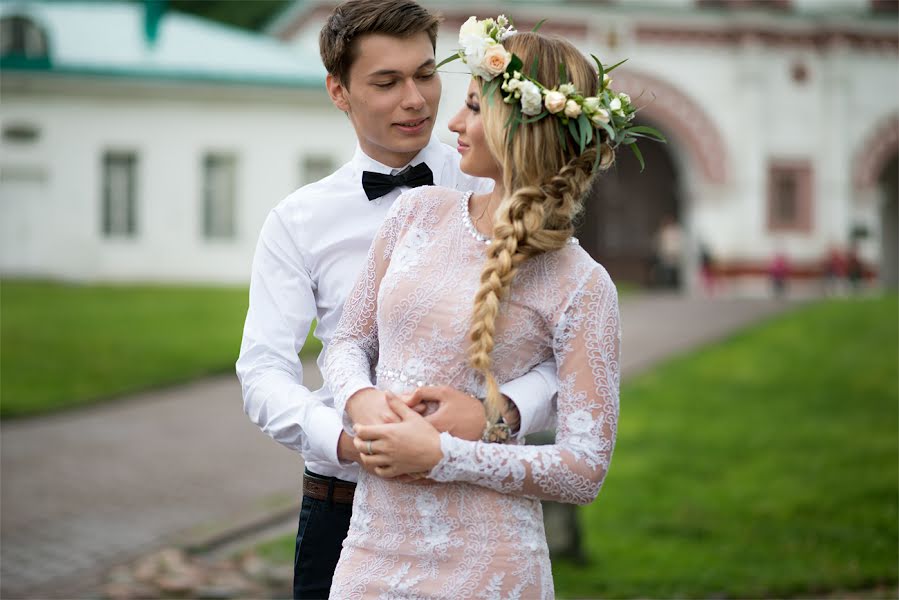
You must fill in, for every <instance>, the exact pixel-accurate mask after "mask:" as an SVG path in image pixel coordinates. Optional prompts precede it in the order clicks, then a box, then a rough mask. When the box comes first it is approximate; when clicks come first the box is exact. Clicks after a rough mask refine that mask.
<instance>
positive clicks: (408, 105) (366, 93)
mask: <svg viewBox="0 0 899 600" xmlns="http://www.w3.org/2000/svg"><path fill="white" fill-rule="evenodd" d="M438 23H439V21H438V19H437V18H436V17H435V16H433V15H431V14H430V13H428V11H427V10H425V9H424V8H423V7H421V6H419V5H418V4H416V3H415V2H413V1H411V0H352V1H350V2H346V3H344V4H342V5H340V6H338V7H337V8H335V9H334V11H333V13H332V14H331V15H330V17H329V18H328V21H327V23H326V24H325V26H324V27H323V28H322V31H321V35H320V47H321V55H322V60H323V62H324V64H325V67H326V68H327V71H328V76H327V82H326V85H327V89H328V94H329V95H330V97H331V100H332V101H333V103H334V105H335V106H336V107H337V108H338V109H340V110H341V111H343V112H344V113H345V114H346V115H347V116H348V117H349V119H350V121H351V123H352V125H353V127H354V129H355V131H356V135H357V138H358V146H357V149H356V153H355V155H354V157H353V159H352V160H351V161H350V162H348V163H347V164H345V165H343V166H342V167H341V168H339V169H338V170H337V171H336V172H334V173H333V174H331V175H330V176H328V177H326V178H324V179H322V180H321V181H318V182H315V183H312V184H309V185H307V186H304V187H303V188H301V189H299V190H297V191H296V192H294V193H293V194H291V195H289V196H288V197H287V198H285V199H284V200H283V201H282V202H281V203H280V204H279V205H278V206H276V207H275V208H274V209H273V210H272V211H271V213H270V214H269V216H268V218H267V219H266V221H265V224H264V225H263V228H262V232H261V234H260V236H259V242H258V245H257V248H256V255H255V258H254V261H253V273H252V279H251V283H250V306H249V311H248V313H247V320H246V325H245V328H244V337H243V342H242V344H241V351H240V358H239V359H238V361H237V373H238V376H239V377H240V380H241V385H242V388H243V396H244V409H245V410H246V412H247V414H248V415H249V417H250V419H252V420H253V422H255V423H256V424H257V425H259V427H261V428H262V430H263V431H265V432H266V433H267V434H268V435H270V436H271V437H272V438H274V439H275V440H276V441H278V442H280V443H282V444H284V445H285V446H287V447H289V448H291V449H293V450H296V451H298V452H300V453H302V454H303V457H304V459H305V465H306V473H305V474H304V478H303V490H304V493H303V504H302V510H301V512H300V522H299V528H298V532H297V544H296V555H295V563H294V597H295V598H320V597H325V596H327V595H328V590H329V588H330V586H331V579H332V576H333V573H334V568H335V566H336V564H337V559H338V558H339V555H340V548H341V544H342V542H343V539H344V537H345V536H346V532H347V529H348V527H349V519H350V515H351V506H352V497H353V489H354V486H355V483H354V482H355V481H356V479H357V476H358V469H359V465H358V464H357V463H358V457H359V455H358V452H357V451H356V449H355V447H354V446H353V443H352V438H351V437H350V436H348V435H347V434H346V433H345V432H343V430H342V426H341V418H340V416H339V415H338V414H337V412H336V411H335V410H334V408H333V399H332V398H331V395H330V392H329V390H328V386H327V382H326V383H325V385H324V386H323V387H322V388H321V389H319V390H316V391H311V390H309V389H308V388H306V387H304V386H303V385H302V366H301V364H300V361H299V360H298V357H297V352H298V351H299V350H300V348H301V346H302V344H303V341H304V340H305V336H306V333H307V331H308V329H309V326H310V324H311V322H312V320H313V319H316V318H317V319H318V327H317V329H316V336H317V337H318V338H319V339H320V340H321V341H322V343H323V345H324V348H325V350H324V351H323V352H322V355H321V356H319V365H321V364H322V362H323V356H324V353H325V352H327V348H328V343H329V340H330V339H331V336H332V335H333V333H334V330H335V328H336V327H337V323H338V320H339V318H340V315H341V313H342V310H343V305H344V301H345V300H346V298H347V296H348V294H349V292H350V290H351V289H352V287H353V284H354V283H355V280H356V278H357V275H358V274H359V272H360V271H361V270H362V267H363V265H364V263H365V259H366V256H367V253H368V248H369V246H370V245H371V242H372V239H373V238H374V236H375V233H376V232H377V230H378V228H379V226H380V224H381V222H382V221H383V219H384V217H385V216H386V214H387V211H388V209H389V208H390V206H391V204H392V203H393V201H394V200H395V199H396V198H397V196H399V194H400V193H401V192H402V191H404V190H407V189H409V187H411V186H415V185H422V184H430V183H431V182H432V181H433V184H435V185H443V186H447V187H455V188H457V189H461V190H469V189H483V187H484V185H485V182H483V181H479V180H476V179H473V178H471V177H468V176H466V175H464V174H462V173H461V171H460V170H459V155H458V154H457V153H456V152H455V151H454V150H453V149H451V148H449V147H448V146H446V145H444V144H442V143H440V142H439V141H438V140H437V139H436V138H433V137H432V135H431V134H432V129H433V126H434V120H435V118H436V115H437V107H438V102H439V98H440V90H441V83H440V79H439V76H438V75H437V73H436V64H435V60H434V51H435V45H436V37H437V27H438ZM425 165H426V166H425ZM556 384H557V381H556V379H555V368H554V365H553V364H551V363H549V364H545V365H541V366H540V367H538V368H537V369H536V370H535V371H533V372H531V373H528V374H527V375H525V376H524V377H522V378H521V379H518V380H515V381H512V382H509V383H508V384H506V385H505V386H503V388H502V391H503V393H504V394H505V395H506V396H507V397H508V398H509V399H510V401H511V403H510V405H511V406H512V407H513V408H512V409H511V410H510V413H509V414H508V415H506V417H507V419H508V420H509V421H511V423H510V425H511V426H512V429H513V432H515V431H516V427H517V434H518V435H524V434H527V433H531V432H535V431H540V430H544V429H547V428H548V427H549V426H550V420H551V417H552V397H553V395H554V393H555V390H556ZM423 400H428V401H433V402H437V403H439V408H438V410H437V411H436V412H434V413H433V414H432V415H430V416H429V417H428V420H430V421H431V422H432V423H433V424H434V426H435V427H436V428H437V429H439V430H441V431H451V432H452V433H453V435H456V436H457V437H464V438H467V439H479V438H480V435H481V432H482V431H483V429H484V425H485V422H486V421H485V415H484V409H483V406H482V405H481V404H480V403H479V402H477V401H475V400H473V399H471V398H470V397H469V396H467V395H466V394H465V393H463V392H460V391H458V390H453V389H449V388H421V389H419V390H418V392H416V394H415V395H414V396H413V397H412V398H411V399H410V400H409V402H410V405H411V404H416V403H420V402H421V401H423ZM346 409H347V412H348V414H349V416H350V417H351V418H352V420H353V421H354V422H356V423H364V424H369V423H376V422H386V421H391V422H394V421H397V420H398V418H397V416H396V415H395V413H393V411H392V410H391V409H390V408H389V406H388V405H387V403H386V401H385V400H384V398H383V395H381V396H380V398H377V397H376V398H374V399H373V398H372V396H371V395H369V396H368V398H367V401H366V402H357V403H355V404H354V402H353V401H351V402H350V403H348V404H347V407H346Z"/></svg>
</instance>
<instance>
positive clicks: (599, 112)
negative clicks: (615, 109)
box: [590, 108, 610, 126]
mask: <svg viewBox="0 0 899 600" xmlns="http://www.w3.org/2000/svg"><path fill="white" fill-rule="evenodd" d="M590 120H591V121H593V124H594V125H597V126H598V125H599V124H600V123H608V122H609V120H610V117H609V111H607V110H606V109H604V108H597V109H596V112H595V113H593V116H592V117H590Z"/></svg>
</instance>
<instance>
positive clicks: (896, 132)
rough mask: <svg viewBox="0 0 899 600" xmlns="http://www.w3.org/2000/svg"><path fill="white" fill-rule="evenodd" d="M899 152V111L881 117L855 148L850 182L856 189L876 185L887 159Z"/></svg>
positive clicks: (864, 188) (859, 189) (860, 189)
mask: <svg viewBox="0 0 899 600" xmlns="http://www.w3.org/2000/svg"><path fill="white" fill-rule="evenodd" d="M897 152H899V113H894V114H892V115H889V116H887V117H885V118H883V119H881V120H880V121H879V122H878V123H877V125H875V126H874V128H873V130H872V131H871V132H870V133H869V134H868V135H867V136H866V137H865V140H864V142H862V145H861V146H860V147H859V148H858V149H857V150H856V152H855V158H854V160H853V163H852V183H853V184H854V186H855V189H856V191H863V190H867V189H870V188H873V187H875V186H876V185H877V180H878V179H879V178H880V173H881V172H882V171H883V169H884V167H885V166H886V163H887V161H888V160H890V159H891V158H893V156H895V155H896V153H897Z"/></svg>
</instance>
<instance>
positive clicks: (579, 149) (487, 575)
mask: <svg viewBox="0 0 899 600" xmlns="http://www.w3.org/2000/svg"><path fill="white" fill-rule="evenodd" d="M513 33H514V30H511V27H510V24H509V23H508V22H507V21H505V19H504V18H502V17H501V18H500V19H497V20H496V21H493V20H488V21H481V22H478V21H475V20H474V18H472V19H471V20H469V22H468V23H466V24H465V26H463V30H462V36H461V37H460V41H461V42H462V43H463V45H465V46H466V49H465V51H463V52H462V53H461V55H462V57H463V60H465V62H467V63H468V65H469V67H470V68H471V69H472V72H473V74H474V75H475V77H473V80H472V82H471V86H470V87H469V90H468V96H467V99H466V105H465V107H463V108H462V110H461V111H460V112H459V114H457V115H456V116H455V117H454V118H453V120H452V122H451V129H452V130H453V131H454V132H456V133H458V135H459V151H460V152H461V153H462V162H461V166H462V170H463V171H465V172H466V173H469V174H471V175H475V176H480V177H491V178H492V179H494V181H495V188H494V190H493V192H492V193H491V194H487V195H474V196H472V195H471V194H470V193H465V194H462V193H460V192H457V191H455V190H450V189H444V188H436V187H427V188H418V189H416V190H412V191H410V192H407V193H406V194H404V195H403V196H401V197H400V198H399V199H398V200H397V201H396V203H395V205H394V206H393V208H392V210H391V213H390V215H389V216H388V218H387V220H386V221H385V223H384V226H383V227H382V229H381V231H380V233H379V234H378V235H377V236H376V238H375V242H374V244H373V246H372V248H371V251H370V254H369V260H368V264H367V268H366V270H365V271H364V273H363V275H362V276H361V278H360V280H359V281H358V282H357V284H356V287H355V289H354V291H353V293H352V294H351V296H350V298H349V300H348V301H347V304H346V308H345V311H344V314H343V318H342V320H341V323H340V326H339V328H338V332H337V334H336V335H335V336H334V339H333V341H332V344H331V347H330V349H329V352H328V356H327V358H326V362H325V369H326V371H327V378H328V380H329V381H332V382H340V383H339V384H338V388H339V389H336V390H333V391H334V393H335V399H336V405H337V408H338V410H339V411H343V410H344V407H345V406H346V402H347V400H348V399H349V398H351V397H353V396H355V395H357V394H358V395H360V396H359V398H364V397H365V395H377V394H385V393H386V394H388V397H389V399H390V406H391V407H392V408H393V409H394V410H395V411H396V412H397V413H398V414H399V415H400V416H401V418H402V422H401V423H398V424H392V425H377V426H367V427H363V426H359V427H358V428H357V431H356V433H357V438H356V441H355V443H356V445H357V447H358V448H359V449H360V451H361V452H363V453H364V454H365V455H366V456H365V457H364V460H365V466H366V467H367V469H370V470H372V471H373V472H374V473H375V474H370V473H363V474H362V476H361V477H360V480H359V483H358V487H357V489H356V495H355V501H354V506H353V517H352V521H351V524H350V531H349V535H348V537H347V539H346V541H345V542H344V548H343V552H342V554H341V558H340V562H339V564H338V567H337V571H336V573H335V576H334V583H333V587H332V588H331V597H332V598H339V599H341V600H343V599H348V598H363V597H364V598H376V597H391V598H393V597H414V598H467V597H494V596H495V597H502V598H506V597H512V598H537V597H541V598H548V597H552V596H553V583H552V573H551V570H550V562H549V553H548V550H547V545H546V538H545V533H544V530H543V519H542V512H541V506H540V502H539V499H549V500H555V501H559V502H574V503H580V504H586V503H589V502H592V501H593V500H594V499H595V498H596V495H597V494H598V492H599V489H600V486H601V485H602V482H603V479H604V478H605V475H606V472H607V470H608V466H609V461H610V459H611V455H612V450H613V446H614V442H615V432H616V425H617V419H618V380H619V366H618V356H619V343H620V342H619V340H620V330H619V320H618V301H617V294H616V290H615V286H614V284H613V283H612V280H611V279H610V278H609V275H608V273H607V272H606V271H605V269H603V267H602V266H600V265H599V264H597V263H596V262H594V261H593V260H592V259H591V258H590V257H589V255H588V254H587V253H586V252H585V251H584V250H583V249H582V248H581V247H580V246H579V245H578V244H577V242H576V240H574V239H573V238H572V234H573V232H574V227H573V220H574V218H575V216H576V215H577V214H578V213H579V211H580V210H581V204H582V200H583V198H584V196H585V194H586V193H587V191H588V190H589V188H590V184H591V180H592V176H593V174H594V173H595V172H596V171H597V170H601V169H603V168H607V167H608V166H609V165H610V164H611V162H612V160H613V156H614V154H613V152H612V148H611V146H610V143H609V142H610V141H611V136H612V135H613V134H615V135H616V138H618V139H621V135H620V134H621V132H622V131H624V130H625V129H626V127H627V122H628V121H629V117H630V114H631V113H632V112H633V109H631V108H630V107H629V106H626V107H625V108H622V103H623V102H625V98H624V97H621V98H619V97H618V96H613V95H611V94H605V95H603V94H602V91H603V89H605V83H604V80H607V78H603V77H600V76H599V75H598V73H597V68H596V67H594V65H593V64H591V63H590V62H589V61H588V60H586V59H585V58H584V57H583V56H582V55H581V54H580V53H579V52H578V51H577V50H576V49H575V48H574V47H573V46H572V45H571V44H569V43H567V42H565V41H563V40H560V39H555V38H549V37H544V36H542V35H540V34H536V33H526V34H514V35H512V34H513ZM466 36H468V37H466ZM478 36H480V37H478ZM466 41H468V42H470V44H466ZM469 50H471V51H470V52H469ZM535 59H537V63H536V70H534V71H532V72H531V74H530V75H531V76H524V75H522V74H521V72H520V68H521V67H520V65H522V64H524V65H532V64H533V63H534V60H535ZM560 65H564V75H565V76H566V78H567V77H570V80H571V81H570V83H568V84H567V85H566V82H563V81H561V80H560V75H561V70H560ZM515 67H518V69H515ZM600 69H601V67H600ZM512 81H517V82H518V83H517V84H515V83H512V84H510V82H512ZM525 82H527V83H525ZM538 82H539V83H538ZM601 82H603V85H600V83H601ZM500 84H502V85H500ZM528 84H530V85H528ZM540 85H542V86H543V88H542V89H541V88H540V87H539V86H540ZM532 86H533V87H532ZM569 86H570V87H569ZM534 89H538V93H539V99H538V100H537V102H534V98H533V93H534ZM482 90H484V91H485V95H486V96H488V97H485V98H482V97H481V91H482ZM578 90H579V91H588V92H592V91H594V90H598V92H597V93H598V94H599V96H600V98H601V99H600V100H597V97H593V96H590V97H587V98H584V96H583V95H581V94H580V92H577V91H578ZM516 92H517V94H516ZM491 95H492V96H493V97H492V99H491V98H490V97H489V96H491ZM559 96H562V98H561V100H560V98H559ZM572 98H574V100H571V99H572ZM616 98H617V99H618V100H619V101H618V102H616V103H613V100H614V99H616ZM560 101H561V108H560V104H559V102H560ZM569 101H572V102H574V104H576V105H577V106H578V108H577V109H576V108H574V107H573V106H572V105H571V104H569ZM594 101H596V102H594ZM538 103H539V104H540V106H539V110H538V108H537V104H538ZM600 111H601V112H600ZM610 111H617V112H618V115H619V117H620V118H617V119H610V118H609V116H610V115H609V112H610ZM575 113H577V114H575ZM581 114H584V116H585V117H587V116H589V118H590V120H589V121H587V120H586V119H580V116H581ZM594 117H595V118H594ZM516 118H517V119H518V120H519V121H521V120H522V119H528V120H533V122H527V121H524V122H521V123H520V124H519V125H518V126H517V127H515V128H514V130H513V126H512V125H511V123H512V122H514V121H515V119H516ZM604 119H605V120H606V121H604ZM569 120H574V121H576V122H577V126H574V125H573V126H571V127H570V128H569V127H568V125H567V123H568V121H569ZM585 121H586V122H587V124H588V125H589V126H590V129H591V131H590V133H589V136H588V135H587V134H586V133H584V132H583V131H582V130H581V129H580V128H579V126H583V123H584V122H585ZM604 122H605V123H606V124H607V125H610V127H606V126H604V125H603V123H604ZM616 123H617V126H618V127H619V130H620V131H616V130H615V129H614V127H615V126H616ZM560 125H564V126H565V127H566V128H568V129H567V131H568V132H570V133H569V134H568V135H566V136H565V137H564V138H563V137H561V136H560V131H561V130H560ZM587 137H589V140H587ZM472 302H473V304H474V308H473V309H472ZM550 357H554V358H555V361H556V364H557V366H558V375H559V386H560V390H559V395H558V428H557V437H556V443H555V444H554V445H549V446H523V445H518V444H517V443H513V442H511V441H509V442H507V443H496V442H503V441H505V440H506V439H507V437H508V435H507V434H508V427H507V425H506V424H504V423H503V422H502V419H501V415H502V414H503V413H504V411H505V408H506V407H505V406H504V402H503V397H502V396H501V395H500V393H499V391H498V385H497V382H498V381H500V382H502V381H506V380H508V379H511V378H514V377H517V376H519V375H520V374H522V373H524V372H526V371H528V370H529V369H531V368H532V367H533V366H534V365H537V364H539V363H541V362H543V361H545V360H547V359H548V358H550ZM374 365H377V370H376V379H375V381H372V379H371V373H372V367H373V366H374ZM443 384H445V385H452V386H454V387H456V388H458V389H463V390H467V391H469V392H470V393H471V394H472V395H473V396H476V397H478V398H485V408H486V413H487V417H488V423H487V424H486V427H485V434H484V439H485V440H490V441H478V442H472V441H466V440H461V439H457V438H455V437H453V436H451V435H449V434H447V433H443V434H440V433H438V432H437V431H436V430H435V429H434V428H433V427H431V426H430V425H429V424H428V423H427V422H426V421H425V420H424V419H423V418H422V417H421V416H420V415H418V414H417V413H416V412H415V411H412V410H410V409H408V408H407V407H406V406H405V404H403V402H402V401H399V400H398V399H397V398H396V397H395V396H393V395H392V394H394V393H395V394H404V393H409V392H412V391H413V390H414V389H415V388H416V387H418V386H422V385H443ZM345 425H346V426H347V427H348V428H350V427H352V424H351V423H349V422H348V419H347V418H346V417H345ZM409 474H418V475H417V476H419V477H420V476H421V475H422V474H423V475H424V476H425V478H424V479H421V480H419V481H416V482H410V481H409Z"/></svg>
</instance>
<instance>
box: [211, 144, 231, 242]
mask: <svg viewBox="0 0 899 600" xmlns="http://www.w3.org/2000/svg"><path fill="white" fill-rule="evenodd" d="M236 185H237V159H236V158H235V157H234V156H233V155H230V154H214V153H211V154H207V155H206V156H205V157H204V158H203V235H204V236H205V237H207V238H209V239H232V238H234V234H235V222H234V210H235V195H236V190H235V188H236Z"/></svg>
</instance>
